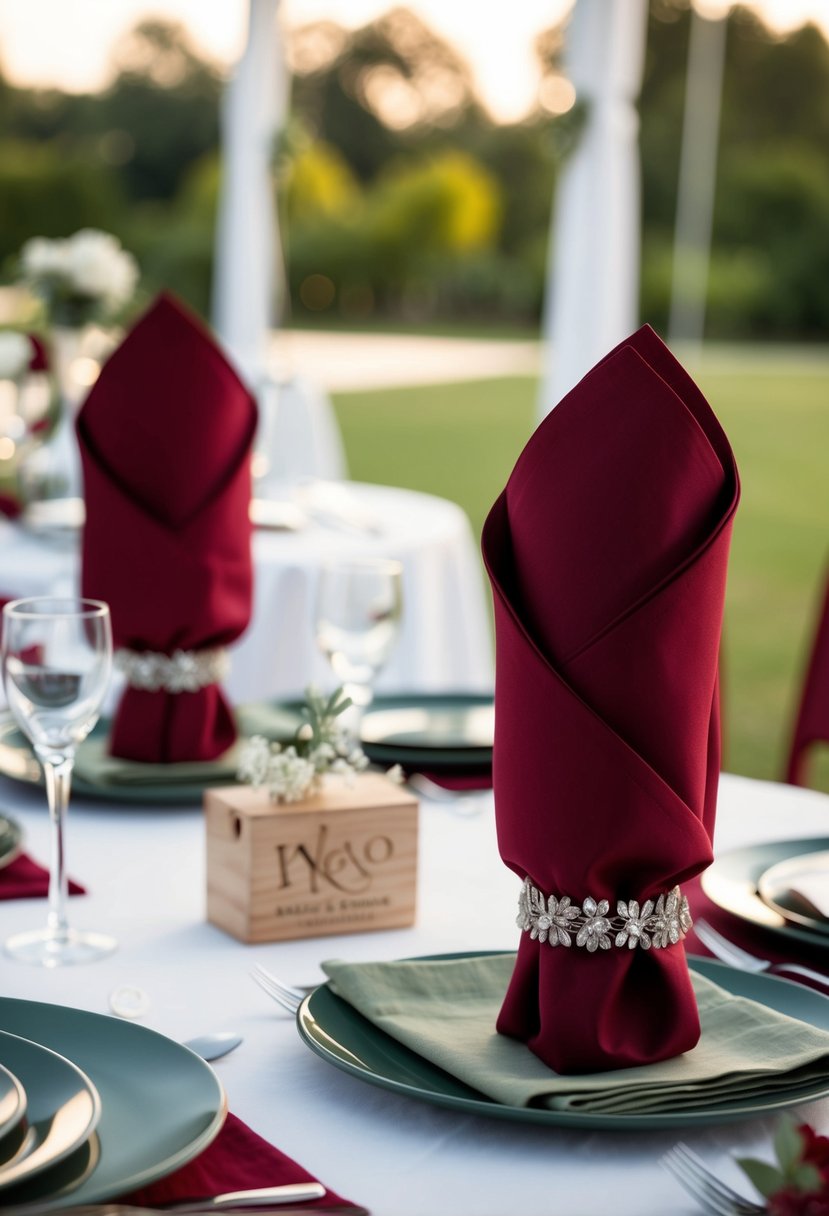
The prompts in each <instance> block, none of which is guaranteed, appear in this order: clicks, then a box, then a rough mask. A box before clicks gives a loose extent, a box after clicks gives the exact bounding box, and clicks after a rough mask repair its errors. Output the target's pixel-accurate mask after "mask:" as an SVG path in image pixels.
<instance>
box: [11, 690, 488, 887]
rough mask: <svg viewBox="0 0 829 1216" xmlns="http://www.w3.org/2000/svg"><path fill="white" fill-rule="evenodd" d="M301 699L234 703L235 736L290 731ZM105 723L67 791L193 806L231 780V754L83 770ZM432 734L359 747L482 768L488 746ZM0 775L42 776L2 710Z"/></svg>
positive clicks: (385, 701)
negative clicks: (407, 743) (406, 742)
mask: <svg viewBox="0 0 829 1216" xmlns="http://www.w3.org/2000/svg"><path fill="white" fill-rule="evenodd" d="M301 705H302V702H301V701H284V702H276V701H275V702H272V703H263V704H259V705H245V706H240V707H238V708H237V710H236V714H237V719H238V725H239V731H240V734H241V735H242V737H245V736H250V735H254V734H263V735H265V736H266V737H267V738H274V739H290V738H291V737H292V736H293V733H294V731H295V730H296V728H297V727H298V726H300V725H301V723H302V718H301V717H300V714H299V709H300V706H301ZM491 705H492V698H491V697H490V696H486V695H476V694H468V695H467V694H458V693H435V694H431V695H422V696H420V695H416V694H407V695H402V694H401V695H399V696H379V697H377V698H376V699H375V702H374V706H375V709H376V710H377V711H379V712H385V711H386V710H408V709H416V710H419V711H421V712H426V713H427V714H430V713H432V712H434V713H436V714H439V715H449V716H450V717H455V716H457V715H461V716H462V715H464V714H467V713H470V712H471V713H473V715H474V713H475V712H477V711H479V710H481V709H483V710H484V711H486V709H487V707H491ZM441 720H443V719H442V718H441ZM447 720H448V718H447ZM473 720H474V718H473ZM109 727H110V723H109V721H108V720H106V719H102V720H101V721H100V722H99V723H98V724H97V726H96V727H95V729H94V730H93V731H92V734H91V735H90V736H89V740H88V741H87V742H86V743H82V744H81V746H80V748H79V749H78V760H77V767H76V771H75V773H74V775H73V777H72V791H73V793H75V794H77V795H78V796H79V797H81V798H96V799H105V800H106V801H107V802H112V803H119V802H128V803H144V804H150V805H157V806H194V805H198V806H200V805H201V801H202V795H203V793H204V791H205V789H209V788H210V787H211V786H221V785H232V784H233V782H234V780H235V774H236V762H235V759H234V758H233V757H232V756H231V757H230V758H229V759H225V760H217V761H215V763H213V764H210V763H205V764H198V765H186V764H171V765H169V766H166V768H167V770H168V771H167V772H166V773H165V772H164V771H159V768H160V766H157V765H142V764H133V763H130V762H122V763H121V764H120V766H119V767H120V770H121V771H120V772H118V773H117V774H116V775H113V774H106V773H105V772H104V770H103V769H101V767H100V765H99V764H97V762H96V767H95V772H96V774H101V775H99V776H96V777H95V778H94V779H93V778H92V777H90V776H88V775H87V769H86V767H85V764H84V750H85V749H88V748H90V747H91V748H93V749H96V748H97V749H98V750H99V751H100V750H101V744H102V743H103V741H104V740H105V739H106V736H107V733H108V731H109ZM436 737H437V736H435V735H434V733H433V734H432V736H431V738H432V743H430V745H429V746H428V747H427V746H423V747H418V748H412V747H407V748H405V749H401V748H400V747H398V746H397V745H396V744H393V743H392V744H387V743H383V744H376V745H375V744H367V745H366V748H365V750H366V754H367V755H368V757H369V759H370V760H374V761H375V762H376V763H377V764H380V765H382V766H383V767H385V768H388V767H391V765H393V764H398V763H402V762H404V761H405V762H406V763H408V764H410V765H412V766H414V765H416V766H417V767H419V768H429V769H431V770H433V771H435V772H438V771H440V772H448V771H454V770H457V769H458V768H462V769H463V770H464V771H465V772H466V771H469V772H485V771H487V770H488V769H489V767H490V765H491V763H492V748H491V747H489V748H479V747H471V746H470V747H462V748H458V747H455V746H452V747H444V746H441V747H436V746H435V744H434V740H435V738H436ZM457 737H458V736H457V732H456V733H455V735H454V736H452V737H451V739H454V740H455V741H457ZM451 739H450V741H451ZM90 767H91V766H90ZM0 776H4V777H11V778H12V779H13V780H16V781H25V782H27V783H28V784H41V783H42V777H41V772H40V765H39V764H38V762H37V760H36V759H35V757H34V754H33V752H32V749H31V747H30V745H29V743H28V742H27V740H26V739H25V737H24V736H23V735H22V734H21V733H20V731H19V730H18V729H17V727H16V725H15V724H14V722H13V721H12V720H11V719H10V718H8V717H7V718H6V719H5V720H3V721H0ZM1 857H2V853H1V852H0V858H1ZM0 864H2V860H0Z"/></svg>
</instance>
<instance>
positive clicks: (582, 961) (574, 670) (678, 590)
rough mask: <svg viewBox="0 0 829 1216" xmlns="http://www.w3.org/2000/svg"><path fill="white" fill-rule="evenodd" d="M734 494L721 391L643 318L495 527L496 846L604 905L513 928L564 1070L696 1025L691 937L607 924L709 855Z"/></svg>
mask: <svg viewBox="0 0 829 1216" xmlns="http://www.w3.org/2000/svg"><path fill="white" fill-rule="evenodd" d="M738 497H739V482H738V477H737V470H736V467H735V464H734V458H733V455H732V452H731V449H730V447H729V444H728V441H727V439H726V437H725V435H724V434H723V432H722V430H721V428H720V426H719V424H718V422H717V421H716V419H715V418H714V415H713V414H712V412H711V409H710V407H709V406H708V404H707V403H706V401H705V399H704V398H703V396H702V394H701V393H700V392H699V390H698V389H697V388H696V386H695V385H694V383H693V381H692V380H691V379H690V377H689V376H688V375H687V373H686V372H685V371H684V370H683V369H682V367H681V366H680V365H679V364H678V363H677V361H676V360H675V359H674V357H673V356H672V355H671V353H670V352H669V351H668V349H667V347H665V346H664V345H663V343H662V342H661V341H660V340H659V338H658V337H657V336H656V334H655V333H654V332H653V331H652V330H651V329H650V328H649V327H647V326H646V327H644V328H643V329H641V330H639V331H638V332H637V333H636V334H634V335H633V336H632V337H631V338H629V339H628V340H627V341H626V342H623V343H622V344H621V345H620V346H618V347H617V348H616V349H615V350H613V351H612V352H611V353H610V354H609V355H608V356H607V358H606V359H604V360H603V361H602V362H601V363H600V364H599V365H598V366H597V367H596V368H594V369H593V371H591V372H590V373H589V374H588V375H587V376H586V377H585V378H584V379H583V380H582V381H581V382H580V383H579V384H578V385H577V386H576V387H575V388H574V389H573V390H572V392H571V393H569V394H568V395H567V396H566V397H565V398H564V400H563V401H562V402H561V403H560V404H559V405H558V407H557V408H556V409H554V410H553V411H552V413H551V414H550V415H549V416H548V417H547V418H546V419H545V420H544V421H543V422H542V423H541V425H540V426H539V428H538V429H537V431H536V432H535V434H534V435H533V436H532V438H531V439H530V441H529V443H528V444H527V446H526V448H525V449H524V451H523V453H522V454H521V456H520V457H519V459H518V462H517V464H516V466H515V469H514V471H513V473H512V475H511V477H510V479H509V482H508V485H507V487H506V489H505V491H504V492H503V493H502V494H501V496H500V497H499V499H498V500H497V502H496V503H495V505H494V506H493V508H492V511H491V512H490V514H489V517H488V519H487V521H486V524H485V526H484V534H483V552H484V558H485V561H486V565H487V568H488V571H489V575H490V579H491V581H492V586H493V593H494V600H495V625H496V684H495V748H494V758H493V775H494V789H495V808H496V819H497V827H498V843H499V849H500V852H501V855H502V857H503V859H504V861H505V862H506V864H507V865H509V866H510V867H511V868H512V869H513V870H515V872H516V873H517V874H518V875H519V876H520V877H521V878H524V877H527V878H528V879H529V881H530V883H531V884H532V885H533V886H534V887H535V888H536V889H537V891H538V892H539V893H540V895H541V896H542V897H543V899H544V900H545V908H547V909H549V904H548V903H547V901H548V900H549V897H551V896H553V897H555V898H556V899H557V900H558V899H562V898H563V897H567V898H569V900H571V901H572V905H576V906H578V908H579V910H580V912H583V909H584V901H585V900H588V899H592V900H594V901H596V905H597V908H596V910H595V919H594V921H592V922H591V924H592V928H591V929H589V930H588V929H586V930H585V934H584V935H582V944H581V945H578V944H577V938H576V932H575V931H574V932H573V933H572V934H569V931H568V929H567V925H568V924H569V923H570V922H569V920H568V915H569V914H568V913H562V912H561V911H560V910H557V911H555V910H554V911H555V914H556V915H557V916H558V917H559V922H558V923H555V922H554V923H552V924H551V925H550V926H546V924H544V923H543V922H539V921H538V918H536V920H535V922H534V923H535V924H536V925H537V928H538V930H539V931H540V930H541V929H542V928H543V929H544V938H545V939H546V938H547V937H548V936H549V937H550V939H552V938H555V940H556V942H557V943H558V944H557V945H556V946H555V948H553V947H551V945H550V941H549V940H541V937H540V936H536V937H535V938H534V937H533V936H531V933H530V932H529V931H525V932H522V933H521V936H520V944H519V950H518V958H517V961H516V966H515V970H514V972H513V976H512V980H511V982H510V986H509V989H508V991H507V993H506V997H505V999H504V1003H503V1006H502V1009H501V1012H500V1015H499V1020H498V1029H499V1030H500V1031H501V1032H502V1033H504V1034H507V1035H511V1036H513V1037H515V1038H518V1039H521V1040H524V1041H525V1042H526V1043H527V1044H528V1045H529V1047H530V1048H531V1049H532V1050H533V1051H534V1052H535V1053H536V1054H537V1055H538V1056H540V1057H541V1059H543V1060H544V1061H545V1062H546V1063H548V1064H549V1065H550V1066H551V1067H552V1068H554V1069H555V1070H556V1071H557V1072H562V1073H566V1072H587V1071H591V1070H599V1069H608V1068H614V1067H624V1066H628V1065H637V1064H643V1063H648V1062H651V1061H656V1060H661V1059H666V1058H669V1057H671V1056H674V1055H677V1054H679V1053H681V1052H683V1051H686V1050H687V1049H689V1048H691V1047H692V1046H693V1045H694V1044H695V1043H696V1041H697V1039H698V1037H699V1018H698V1014H697V1010H696V1005H695V1002H694V996H693V992H692V989H691V984H690V979H689V974H688V967H687V963H686V959H685V952H684V949H683V946H682V944H681V942H680V943H678V944H671V943H670V941H668V944H667V945H666V946H665V948H659V949H657V948H653V947H651V948H649V949H646V948H644V947H643V946H637V947H636V948H634V949H630V948H628V947H629V943H630V941H631V940H632V939H635V938H636V929H635V928H634V930H633V932H632V933H630V934H627V935H625V936H624V940H623V941H620V944H618V945H617V944H616V941H617V936H616V934H617V930H616V928H615V927H611V929H610V931H606V930H605V929H604V924H605V923H606V922H607V920H608V919H611V918H617V917H619V919H620V920H626V919H627V917H628V914H629V915H630V916H633V915H634V912H633V909H632V908H631V906H630V902H629V901H634V902H635V904H636V905H637V909H636V913H635V914H636V915H637V916H639V915H644V910H643V905H644V904H645V901H647V900H654V901H656V900H657V898H658V897H659V896H660V895H661V896H663V897H665V899H666V900H667V896H668V894H669V893H670V892H671V890H672V889H673V888H674V886H675V885H676V884H680V883H682V882H684V881H685V880H686V879H688V878H690V877H691V876H692V875H694V874H697V873H698V872H699V871H701V870H702V869H704V868H705V867H706V866H707V865H708V864H710V862H711V858H712V852H711V837H712V833H713V827H714V814H715V805H716V794H717V778H718V773H719V759H720V735H719V712H718V693H717V652H718V647H719V640H720V630H721V624H722V609H723V598H724V591H725V576H726V565H727V558H728V548H729V542H730V533H731V523H732V517H733V514H734V511H735V509H736V505H737V500H738ZM604 900H607V901H608V908H607V913H606V917H605V918H604V923H602V917H603V912H602V910H601V908H602V907H603V905H601V901H604ZM620 902H623V903H624V905H625V917H622V914H621V912H620V911H619V903H620ZM600 905H601V907H600ZM672 906H673V905H672ZM664 907H665V904H663V908H664ZM555 908H556V909H558V905H557V904H556V906H555ZM672 915H673V913H672ZM668 919H670V918H668ZM522 923H527V915H526V910H525V912H524V914H523V915H522ZM616 923H617V924H618V921H617V922H616ZM663 923H664V924H666V925H667V923H668V920H667V919H666V920H665V921H664V922H663ZM672 923H673V925H674V928H676V918H675V916H674V921H673V922H672ZM580 927H582V926H581V925H580ZM548 929H549V932H548ZM559 929H561V933H559ZM562 934H563V935H564V939H565V942H566V940H567V937H568V934H569V937H570V941H571V944H570V945H569V946H568V945H566V944H564V942H562V940H561V938H562ZM620 936H621V933H620ZM649 941H650V938H649ZM589 942H592V945H593V947H595V948H594V949H593V950H589V949H588V948H587V946H588V943H589Z"/></svg>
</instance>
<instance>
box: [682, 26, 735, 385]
mask: <svg viewBox="0 0 829 1216" xmlns="http://www.w3.org/2000/svg"><path fill="white" fill-rule="evenodd" d="M727 30H728V12H727V10H726V11H725V12H722V11H720V12H719V13H716V12H715V11H713V10H712V11H710V12H708V13H706V15H703V14H702V13H701V12H699V10H698V9H696V8H692V9H691V32H690V37H689V41H688V74H687V78H686V85H685V113H684V116H683V122H682V145H681V153H680V161H679V183H678V186H677V204H676V227H675V229H674V265H673V278H672V281H671V312H670V319H669V321H668V336H669V339H670V341H671V342H681V343H683V358H684V359H685V360H686V361H688V362H691V363H695V362H697V361H698V360H699V356H700V354H701V351H702V339H703V335H704V332H705V303H706V295H707V292H708V267H709V263H710V260H711V228H712V222H713V216H714V192H715V189H716V183H717V150H718V148H719V142H720V100H721V97H722V81H723V68H724V65H725V43H726V33H727Z"/></svg>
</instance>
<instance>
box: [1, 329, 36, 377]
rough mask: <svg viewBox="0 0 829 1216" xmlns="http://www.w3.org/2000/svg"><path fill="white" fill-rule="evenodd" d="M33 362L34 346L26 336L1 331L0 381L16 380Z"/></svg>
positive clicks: (14, 331)
mask: <svg viewBox="0 0 829 1216" xmlns="http://www.w3.org/2000/svg"><path fill="white" fill-rule="evenodd" d="M31 361H32V344H31V342H30V341H29V339H28V338H27V337H26V335H25V334H20V333H17V331H16V330H13V329H4V330H0V380H16V379H17V378H18V376H22V375H23V373H24V372H25V370H26V368H27V367H28V366H29V364H30V363H31Z"/></svg>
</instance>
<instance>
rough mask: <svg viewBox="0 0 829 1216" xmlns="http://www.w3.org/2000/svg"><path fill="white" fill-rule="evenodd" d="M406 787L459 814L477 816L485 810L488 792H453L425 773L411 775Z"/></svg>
mask: <svg viewBox="0 0 829 1216" xmlns="http://www.w3.org/2000/svg"><path fill="white" fill-rule="evenodd" d="M406 785H408V787H409V789H411V790H414V792H415V793H416V794H422V795H423V797H424V798H430V799H431V800H432V802H440V803H444V804H446V805H448V806H451V807H452V808H453V810H455V811H457V813H458V814H464V815H477V814H478V813H479V812H480V811H482V810H483V808H484V805H485V800H486V798H487V797H488V795H489V791H488V790H453V789H449V788H447V787H446V786H444V785H438V783H437V781H433V780H432V779H431V777H427V776H426V774H425V773H410V774H409V776H408V777H407V778H406Z"/></svg>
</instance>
